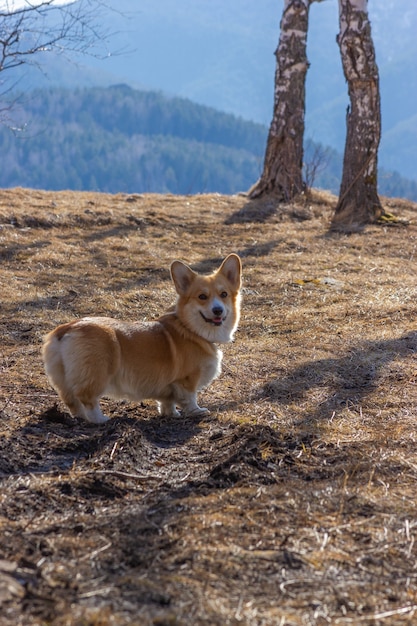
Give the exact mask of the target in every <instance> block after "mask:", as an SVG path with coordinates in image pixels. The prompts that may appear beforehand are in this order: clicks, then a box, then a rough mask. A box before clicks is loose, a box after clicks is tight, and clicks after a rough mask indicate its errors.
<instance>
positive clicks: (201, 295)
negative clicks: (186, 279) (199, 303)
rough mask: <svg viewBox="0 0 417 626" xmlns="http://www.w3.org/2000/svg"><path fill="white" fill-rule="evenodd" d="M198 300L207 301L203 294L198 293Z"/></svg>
mask: <svg viewBox="0 0 417 626" xmlns="http://www.w3.org/2000/svg"><path fill="white" fill-rule="evenodd" d="M198 299H199V300H207V296H206V294H205V293H200V295H199V296H198Z"/></svg>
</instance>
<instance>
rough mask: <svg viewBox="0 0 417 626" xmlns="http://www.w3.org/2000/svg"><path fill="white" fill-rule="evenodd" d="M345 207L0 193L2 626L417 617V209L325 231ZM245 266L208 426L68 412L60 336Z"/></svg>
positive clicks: (143, 413)
mask: <svg viewBox="0 0 417 626" xmlns="http://www.w3.org/2000/svg"><path fill="white" fill-rule="evenodd" d="M334 206H335V198H333V197H331V196H329V195H328V194H325V193H319V192H314V193H313V195H312V197H310V198H306V199H305V200H303V201H300V202H299V203H297V204H291V205H276V204H275V203H274V202H273V201H265V202H257V203H254V202H249V201H248V199H247V198H246V197H245V196H243V195H242V196H233V197H224V196H219V195H201V196H190V197H178V196H170V195H165V196H162V195H129V196H128V195H113V196H112V195H105V194H95V193H75V192H41V191H32V190H24V189H13V190H3V191H1V190H0V263H1V265H0V286H1V311H0V337H1V351H0V376H1V378H0V482H1V489H0V624H1V626H35V625H36V626H47V625H51V626H72V625H75V626H121V625H127V624H129V625H137V626H139V625H140V626H142V625H148V624H149V625H158V626H174V625H184V626H188V625H193V626H194V625H196V626H199V625H213V626H217V625H218V626H227V625H233V626H234V625H240V624H244V625H250V626H261V625H265V626H269V625H271V626H275V625H280V626H284V625H285V626H310V625H314V626H322V625H323V626H324V625H327V624H332V625H341V626H347V625H348V624H353V625H355V626H356V625H360V624H364V625H371V624H372V625H386V624H390V625H396V626H397V625H403V624H415V623H416V620H417V546H416V542H415V538H416V535H417V505H416V481H417V451H416V428H415V423H416V406H417V315H416V314H417V298H416V296H417V262H416V251H417V228H416V216H417V213H416V211H417V205H415V204H410V203H407V202H405V201H400V200H398V201H396V200H389V201H388V200H384V206H385V207H386V209H387V210H388V211H390V212H392V213H394V214H395V215H397V216H399V217H401V218H402V219H404V220H407V221H408V222H409V223H408V225H397V226H389V225H375V226H372V227H369V228H368V229H366V230H365V232H363V233H356V234H352V235H349V236H347V235H340V234H329V233H328V225H329V220H330V217H331V212H332V209H333V207H334ZM230 252H237V253H238V254H240V255H241V258H242V263H243V268H244V290H243V311H242V320H241V324H240V328H239V331H238V332H237V334H236V338H235V341H234V343H233V344H230V345H226V346H224V360H223V363H224V365H223V373H222V375H221V376H220V378H219V379H218V380H216V381H215V382H214V383H213V384H212V385H211V386H210V388H209V389H207V390H206V391H205V392H204V393H203V394H202V396H203V397H202V402H203V405H204V406H207V407H209V408H210V411H211V413H210V415H208V416H207V417H204V418H203V419H201V418H200V419H191V418H187V419H186V418H174V419H162V418H160V417H158V416H157V413H156V407H155V404H154V403H153V402H151V401H149V402H143V403H138V404H135V403H127V402H126V403H124V402H122V403H116V402H111V401H108V400H103V407H104V410H105V411H106V412H107V413H108V414H109V415H111V416H112V418H113V419H112V420H110V421H109V422H108V423H106V424H104V425H101V426H92V425H89V424H86V423H83V422H81V421H80V420H75V419H73V418H71V417H70V416H69V415H68V414H67V412H66V411H65V408H64V407H63V406H62V405H61V404H60V403H59V402H58V400H57V397H56V394H55V393H54V391H53V390H52V389H51V388H50V387H49V384H48V382H47V380H46V377H45V374H44V372H43V366H42V362H41V359H40V345H41V341H42V336H43V335H44V334H45V333H46V332H47V331H49V330H50V329H52V328H53V327H54V326H55V325H57V324H59V323H61V322H65V321H68V320H71V319H73V318H75V317H80V316H83V315H86V314H100V315H110V316H114V317H120V318H124V319H153V318H155V317H156V316H158V315H159V314H160V313H162V312H163V311H164V310H165V308H167V307H168V306H169V305H170V304H172V301H173V299H174V289H173V287H172V285H171V283H170V278H169V271H168V268H169V265H170V263H171V261H172V260H174V259H175V258H179V259H182V260H185V261H187V262H188V263H190V264H191V265H192V266H193V267H194V268H195V269H197V270H199V271H211V270H212V269H214V268H215V267H216V266H217V265H218V264H219V263H220V261H221V260H222V258H223V257H224V256H226V255H227V254H228V253H230Z"/></svg>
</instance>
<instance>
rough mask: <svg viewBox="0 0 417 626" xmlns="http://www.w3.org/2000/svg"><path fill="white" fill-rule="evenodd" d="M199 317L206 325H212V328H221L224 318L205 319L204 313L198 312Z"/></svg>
mask: <svg viewBox="0 0 417 626" xmlns="http://www.w3.org/2000/svg"><path fill="white" fill-rule="evenodd" d="M200 315H201V317H202V318H203V320H204V321H205V322H207V324H213V326H221V325H222V324H223V322H224V320H225V319H226V318H224V319H223V318H222V317H206V316H205V315H204V313H202V312H201V311H200Z"/></svg>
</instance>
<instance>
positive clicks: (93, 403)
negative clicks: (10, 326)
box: [42, 254, 242, 424]
mask: <svg viewBox="0 0 417 626" xmlns="http://www.w3.org/2000/svg"><path fill="white" fill-rule="evenodd" d="M241 273H242V267H241V261H240V258H239V257H238V256H237V254H230V255H229V256H228V257H226V258H225V259H224V261H223V262H222V264H221V265H220V267H219V269H218V270H217V271H215V272H214V273H212V274H210V275H201V274H198V273H196V272H194V271H193V270H192V269H191V268H190V267H189V266H188V265H186V264H185V263H183V262H182V261H174V262H173V263H172V265H171V278H172V280H173V283H174V286H175V289H176V292H177V294H178V297H177V301H176V304H175V305H174V306H173V307H172V308H171V309H170V310H169V311H168V312H167V313H165V314H164V315H162V317H160V318H159V319H157V320H156V321H155V322H122V321H118V320H116V319H113V318H110V317H85V318H82V319H80V320H75V321H72V322H69V323H67V324H62V325H60V326H58V327H57V328H55V330H53V331H52V332H50V333H49V334H48V335H46V337H45V339H44V343H43V347H42V356H43V360H44V364H45V371H46V374H47V376H48V378H49V381H50V383H51V385H52V387H53V388H54V389H55V390H56V391H57V392H58V394H59V396H60V398H61V400H62V401H63V402H64V403H65V405H66V406H67V407H68V409H69V411H70V413H71V415H73V416H74V417H81V418H84V419H86V420H87V421H88V422H92V423H94V424H101V423H103V422H105V421H107V420H108V419H109V418H108V417H106V416H105V415H103V413H102V411H101V408H100V404H99V400H100V398H101V397H102V396H106V397H109V398H117V399H129V400H134V401H139V400H147V399H154V400H156V401H157V403H158V409H159V413H160V414H161V415H164V416H178V415H179V412H178V409H181V410H182V412H183V414H185V415H187V416H200V415H204V414H205V413H208V409H206V408H202V407H200V406H199V405H198V403H197V392H198V391H200V390H201V389H203V388H204V387H207V386H208V385H209V384H210V383H211V381H212V380H213V379H214V378H216V377H217V376H218V375H219V374H220V366H221V360H222V353H221V351H220V350H219V348H217V347H216V345H215V344H217V343H227V342H229V341H231V340H232V339H233V335H234V333H235V331H236V328H237V325H238V322H239V317H240V288H241Z"/></svg>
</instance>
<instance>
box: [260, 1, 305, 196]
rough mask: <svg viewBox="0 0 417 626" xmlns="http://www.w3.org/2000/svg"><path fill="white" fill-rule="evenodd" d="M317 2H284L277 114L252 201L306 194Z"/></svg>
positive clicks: (276, 73)
mask: <svg viewBox="0 0 417 626" xmlns="http://www.w3.org/2000/svg"><path fill="white" fill-rule="evenodd" d="M313 1H314V0H284V11H283V15H282V19H281V25H280V29H281V30H280V39H279V44H278V48H277V50H276V52H275V56H276V60H277V61H276V71H275V94H274V111H273V118H272V122H271V126H270V128H269V135H268V141H267V146H266V152H265V159H264V167H263V173H262V176H261V178H260V179H259V181H258V182H257V183H256V184H255V185H254V186H253V187H252V189H251V190H250V192H249V196H250V197H251V198H257V197H259V196H262V195H264V194H271V193H273V194H275V195H276V196H277V197H278V198H279V199H280V200H290V199H291V198H293V197H294V196H296V195H297V194H298V193H300V192H301V191H303V188H304V184H303V177H302V168H303V139H304V116H305V79H306V74H307V69H308V61H307V54H306V46H307V30H308V17H309V9H310V5H311V4H312V2H313Z"/></svg>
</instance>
